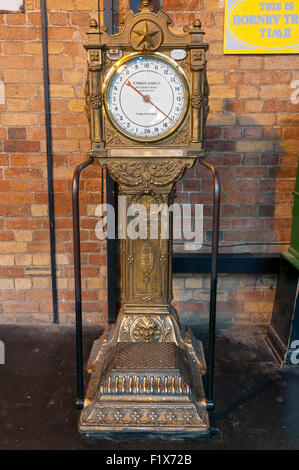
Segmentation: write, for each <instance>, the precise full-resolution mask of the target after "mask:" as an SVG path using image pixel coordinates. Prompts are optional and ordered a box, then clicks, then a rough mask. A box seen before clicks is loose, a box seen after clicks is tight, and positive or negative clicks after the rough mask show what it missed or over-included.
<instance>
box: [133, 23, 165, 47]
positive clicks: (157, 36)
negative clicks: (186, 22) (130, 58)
mask: <svg viewBox="0 0 299 470" xmlns="http://www.w3.org/2000/svg"><path fill="white" fill-rule="evenodd" d="M161 42H162V31H161V29H160V27H159V26H158V25H156V24H155V23H154V22H153V21H148V20H145V21H139V22H138V23H136V24H135V25H134V26H133V28H132V31H131V44H132V46H133V47H134V49H136V50H144V49H146V50H152V51H153V50H155V49H158V47H159V46H160V44H161Z"/></svg>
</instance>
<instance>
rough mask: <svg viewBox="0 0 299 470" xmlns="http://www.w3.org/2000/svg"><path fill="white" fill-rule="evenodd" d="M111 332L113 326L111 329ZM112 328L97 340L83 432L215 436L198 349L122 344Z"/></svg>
mask: <svg viewBox="0 0 299 470" xmlns="http://www.w3.org/2000/svg"><path fill="white" fill-rule="evenodd" d="M110 329H111V327H110ZM110 333H111V332H109V328H108V330H107V331H106V333H104V335H103V337H102V338H100V340H97V341H95V343H94V347H93V349H92V352H91V357H90V361H89V364H88V371H89V373H90V374H91V378H90V381H89V385H88V389H87V395H86V398H85V400H84V408H83V410H82V412H81V416H80V421H79V431H80V432H81V433H82V434H85V435H88V436H92V437H95V436H97V435H99V436H100V435H101V436H102V435H103V434H107V435H111V434H115V433H117V434H118V435H119V434H120V433H121V434H125V435H136V434H139V433H142V434H144V433H146V434H147V435H148V436H149V437H150V436H160V435H161V436H162V435H163V436H169V437H178V436H180V437H181V436H182V437H183V436H189V437H196V436H197V437H206V436H208V435H209V434H210V432H211V428H210V422H209V415H208V412H207V409H206V400H205V397H204V389H203V383H202V372H203V371H204V370H205V365H204V359H202V361H203V368H202V370H200V368H199V367H198V364H199V362H198V358H199V357H200V358H202V354H203V351H202V350H201V351H198V352H197V356H196V357H197V359H195V351H194V349H193V346H192V344H191V343H189V344H188V347H187V348H184V347H182V346H179V345H177V344H176V343H174V342H148V343H144V342H116V343H115V344H111V342H109V341H108V339H107V338H109V336H110Z"/></svg>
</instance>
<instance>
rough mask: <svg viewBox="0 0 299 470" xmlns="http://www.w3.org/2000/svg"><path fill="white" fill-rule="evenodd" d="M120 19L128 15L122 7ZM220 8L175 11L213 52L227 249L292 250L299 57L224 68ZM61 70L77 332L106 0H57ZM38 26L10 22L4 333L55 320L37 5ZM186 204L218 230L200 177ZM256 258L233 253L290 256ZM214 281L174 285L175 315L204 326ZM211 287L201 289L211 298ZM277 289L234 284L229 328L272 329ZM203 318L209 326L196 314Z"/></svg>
mask: <svg viewBox="0 0 299 470" xmlns="http://www.w3.org/2000/svg"><path fill="white" fill-rule="evenodd" d="M118 3H119V9H120V12H119V14H118V13H117V12H116V14H115V18H116V21H118V19H119V17H120V16H122V15H123V13H124V12H126V11H127V10H128V0H120V1H119V2H115V4H118ZM223 3H224V2H223V1H221V0H217V1H216V0H189V1H187V0H164V1H163V8H164V9H165V10H166V11H167V12H168V13H169V15H170V16H171V18H172V19H173V21H174V26H175V28H180V27H181V26H183V25H184V24H190V23H192V22H193V20H194V19H195V18H196V17H200V19H201V21H202V24H203V28H204V30H205V31H206V40H207V42H209V44H210V49H209V53H208V78H209V82H210V88H211V97H210V98H211V99H210V106H211V112H210V115H209V118H208V127H207V130H206V144H205V145H206V152H207V158H208V159H209V160H210V161H213V162H214V163H216V164H217V165H218V167H219V170H220V175H221V178H222V189H223V192H222V213H221V240H222V242H221V243H222V244H228V243H243V242H252V241H253V242H270V241H274V242H288V241H289V238H290V227H291V204H292V193H291V192H292V190H293V187H294V177H295V174H296V166H297V155H298V154H297V148H298V140H299V133H298V128H299V119H298V114H297V115H296V113H297V112H298V109H299V104H297V105H296V104H293V103H292V102H291V99H290V98H291V94H292V93H293V92H294V90H293V89H292V88H291V86H290V84H291V82H292V80H299V56H296V55H291V56H287V55H282V56H238V55H235V56H224V55H223V52H222V50H223V20H224V8H223ZM47 4H48V8H49V53H50V58H49V64H50V80H51V96H52V100H51V105H52V112H53V114H52V122H53V129H52V131H53V148H54V156H53V159H54V179H55V184H54V189H55V213H56V230H57V263H58V287H59V312H60V320H61V321H62V322H70V321H73V320H74V303H73V298H74V294H73V266H72V233H71V226H72V221H71V178H72V174H73V170H74V167H75V165H76V164H78V163H79V162H81V161H82V160H84V159H85V154H86V151H87V150H88V146H89V143H88V128H87V121H86V118H85V115H84V98H83V89H84V83H85V75H86V55H85V52H84V49H83V47H82V44H83V42H84V41H85V31H86V30H87V28H88V25H89V22H90V17H92V16H93V15H94V14H95V13H96V8H97V1H96V0H63V2H61V1H58V0H48V1H47ZM25 7H26V13H25V14H2V15H0V51H1V56H0V71H1V72H0V80H2V81H3V82H4V86H5V100H4V104H0V111H1V128H0V138H1V139H2V143H1V144H0V165H1V169H0V228H1V233H0V275H1V277H2V279H1V293H0V298H1V305H0V322H16V321H17V322H31V321H44V322H49V321H51V320H52V300H51V285H50V283H51V278H50V267H49V230H48V208H47V203H48V198H47V172H46V154H45V150H46V143H45V130H44V103H43V85H42V55H41V28H40V11H39V9H40V5H39V1H38V0H27V1H26V2H25ZM100 176H101V172H100V169H99V168H98V167H96V166H94V167H93V168H90V169H88V170H86V172H85V177H84V180H83V181H82V191H81V200H82V227H83V231H82V242H83V246H82V248H83V255H82V266H83V286H84V290H83V292H84V294H83V295H84V307H83V310H84V312H86V319H87V321H91V322H93V321H98V322H105V321H106V303H105V301H106V289H105V287H106V277H105V272H106V267H105V259H106V258H105V246H104V244H103V243H101V242H99V241H97V240H96V239H95V236H94V230H93V229H94V227H95V224H96V219H95V218H94V217H92V216H93V214H94V208H95V206H96V205H97V204H98V203H99V202H101V197H100V193H99V188H100V187H101V181H100ZM178 189H180V190H181V192H180V193H179V196H178V198H179V200H182V201H190V202H197V203H203V204H204V212H205V216H206V217H205V222H204V228H205V230H206V231H207V232H206V233H207V235H209V233H208V230H210V228H211V219H210V215H211V200H212V192H211V189H212V188H211V184H210V181H209V178H208V175H207V173H206V172H205V170H203V169H201V168H199V167H198V166H196V167H195V168H194V169H191V170H188V172H187V173H186V176H185V178H184V180H183V181H181V182H180V184H179V188H178ZM279 250H280V247H279V246H265V245H264V246H249V247H237V248H227V249H225V248H224V249H222V252H223V251H251V252H253V251H264V252H265V251H272V252H273V251H279ZM207 283H208V280H207V278H206V277H205V276H190V277H188V276H187V277H185V278H183V277H182V276H177V277H176V279H175V302H176V304H177V305H178V306H179V308H180V311H181V312H183V313H182V315H183V318H184V319H185V320H186V321H197V320H198V319H199V318H205V316H206V313H207V306H208V301H207V289H208V284H207ZM200 286H202V287H200ZM274 287H275V280H274V279H273V278H269V277H267V276H266V277H262V278H256V277H255V276H234V277H230V276H223V277H221V279H220V290H219V305H218V307H219V308H218V312H219V315H220V319H222V320H223V321H242V322H245V323H248V322H252V323H267V322H269V318H270V314H271V310H272V302H273V295H274ZM196 312H199V315H198V314H197V313H196Z"/></svg>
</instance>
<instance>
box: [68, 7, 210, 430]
mask: <svg viewBox="0 0 299 470" xmlns="http://www.w3.org/2000/svg"><path fill="white" fill-rule="evenodd" d="M170 23H171V22H170V19H169V17H168V16H167V15H166V13H165V12H164V11H159V12H158V13H153V12H152V8H151V3H150V1H148V0H142V1H141V5H140V7H139V13H137V14H136V15H134V14H133V13H132V11H129V13H128V14H127V16H126V17H125V19H124V24H123V27H122V29H121V31H120V32H119V33H118V34H115V35H109V34H107V33H106V31H105V29H104V28H102V29H101V30H99V29H98V25H97V23H96V21H95V20H93V21H92V23H91V28H90V31H89V33H88V37H89V41H88V45H87V46H85V47H86V49H87V50H88V64H89V77H88V83H87V86H86V110H87V115H88V118H89V122H90V128H91V145H92V148H91V151H90V158H91V159H93V160H97V161H98V163H99V164H100V165H101V166H102V167H105V168H107V169H108V171H109V173H110V175H111V176H112V178H113V179H114V180H115V181H116V182H117V183H118V189H119V194H120V195H122V196H125V197H126V205H127V208H128V207H129V206H130V205H131V204H143V206H145V207H146V209H147V219H148V220H149V219H150V217H151V216H152V214H151V213H150V206H151V204H157V205H158V206H160V205H161V204H164V205H166V206H169V205H170V204H171V203H172V202H173V200H174V197H175V184H176V182H177V181H178V180H179V179H180V178H182V176H183V174H184V171H185V169H186V168H190V167H192V165H193V164H194V163H195V161H196V159H197V158H198V157H203V156H204V155H203V150H202V138H203V128H204V124H205V120H206V117H207V114H208V93H209V90H208V85H207V80H206V59H205V54H206V50H207V47H208V46H207V44H205V43H203V34H204V33H203V31H202V30H201V24H200V22H199V20H197V21H196V22H195V23H194V25H193V27H192V28H188V27H186V28H184V33H183V34H181V35H175V34H174V33H173V32H172V31H171V30H170V29H169V24H170ZM134 60H137V61H136V62H133V61H134ZM138 61H139V62H138ZM155 61H156V62H155ZM134 64H135V65H134ZM138 64H139V65H138ZM140 64H141V65H140ZM126 67H127V68H126ZM130 67H131V68H130ZM133 67H136V70H140V68H142V72H140V75H139V77H143V78H142V80H143V81H142V80H141V78H139V81H135V82H134V81H133V79H134V75H133V72H130V70H132V69H133ZM138 67H139V69H138ZM143 67H144V69H145V68H146V67H147V68H148V69H149V70H150V72H147V74H149V75H145V72H144V71H143V70H144V69H143ZM159 67H160V68H161V73H160V75H158V72H156V70H159ZM125 70H128V72H127V74H128V75H129V73H131V76H132V77H133V78H130V80H129V79H127V78H126V75H125V76H124V80H123V79H122V75H121V74H122V73H125ZM151 70H152V72H151ZM163 70H168V71H167V73H166V72H164V73H165V74H168V73H169V74H173V75H172V77H173V79H171V80H169V83H170V84H167V85H165V87H166V88H165V89H166V90H168V88H167V87H168V86H169V87H171V86H172V85H171V82H173V83H177V84H178V85H177V86H176V88H173V90H174V94H173V100H174V101H173V103H176V100H177V104H173V106H172V105H171V106H172V107H171V106H170V108H171V110H170V111H167V109H168V108H167V107H166V105H165V103H164V104H163V103H162V104H161V103H160V101H162V100H160V101H157V100H156V96H158V95H157V93H158V92H159V87H160V86H162V85H161V83H162V84H163V83H164V82H163V75H162V72H163ZM154 73H157V79H156V81H155V80H154V81H153V79H151V80H150V79H149V78H148V81H147V80H144V77H150V76H152V77H154V75H153V74H154ZM117 74H118V75H117ZM136 74H137V72H136ZM150 74H152V75H150ZM155 76H156V75H155ZM114 77H116V78H114ZM118 77H121V78H120V79H119V83H121V89H122V90H124V91H123V93H124V97H123V96H120V97H118V95H117V93H118V92H119V91H118V89H119V88H120V85H119V84H118V82H117V81H116V80H118ZM113 80H114V82H113ZM111 83H112V85H111ZM165 83H166V82H165ZM167 83H168V82H167ZM163 86H164V85H163ZM109 87H110V88H109ZM129 88H130V90H129V91H128V89H129ZM102 90H103V92H102ZM132 90H133V91H132ZM144 90H145V91H144ZM169 90H172V88H169ZM176 92H177V93H178V95H176ZM125 93H131V95H128V96H133V97H134V96H135V95H134V93H137V94H138V95H141V97H139V96H137V95H136V100H137V99H140V106H144V109H145V110H146V111H145V112H143V113H141V112H138V113H137V111H136V116H137V115H141V116H144V115H145V116H146V115H147V114H150V112H149V111H150V110H151V114H152V115H153V116H155V119H156V120H157V122H158V123H159V122H160V121H161V122H162V123H163V122H164V124H163V126H162V124H161V126H160V128H159V127H158V125H160V124H155V125H153V126H152V128H151V127H150V124H146V123H145V125H144V126H143V125H141V130H140V128H139V127H138V126H139V121H138V120H136V122H137V124H136V130H134V132H136V136H134V135H131V134H130V132H131V131H130V130H128V131H126V129H124V127H122V126H123V124H122V122H121V121H122V120H123V117H122V116H125V119H126V116H127V115H128V114H129V111H130V110H128V111H126V110H125V111H124V112H123V114H122V115H120V114H118V113H119V111H118V107H119V106H121V107H123V106H124V103H125V101H124V100H125V96H126V95H125ZM171 93H172V92H171ZM170 96H172V95H171V94H170ZM109 100H110V101H109ZM117 100H119V101H117ZM182 100H183V101H184V104H181V101H182ZM119 103H120V104H119ZM166 104H167V103H166ZM149 106H151V107H149ZM163 106H164V108H163ZM132 107H133V108H134V102H133V101H132ZM162 108H163V109H162ZM166 108H167V109H166ZM114 110H115V112H114ZM134 112H135V111H134V109H133V114H134ZM113 113H114V114H113ZM180 113H181V114H180ZM134 116H135V114H134ZM157 116H158V118H159V119H160V118H161V119H160V121H159V119H158V118H157ZM121 118H122V119H121ZM117 119H119V120H120V122H119V123H118V122H117ZM128 119H129V118H128ZM136 119H137V118H136ZM140 119H141V118H140ZM144 119H146V118H144ZM130 122H131V121H128V124H127V126H128V128H130ZM155 126H156V127H155ZM143 127H144V133H145V134H148V135H149V137H148V138H147V137H144V138H143V137H142V136H141V137H140V135H141V133H142V132H143ZM164 127H165V128H167V127H169V128H170V130H169V131H167V132H166V131H164V129H163V128H164ZM138 133H139V134H138ZM159 133H160V134H159ZM88 164H89V163H87V164H86V165H88ZM80 171H81V169H80ZM80 171H79V173H80ZM77 173H78V171H77ZM75 183H76V184H75V186H76V185H77V180H76V182H75ZM167 217H169V222H170V227H171V224H172V220H171V216H170V215H167ZM129 222H130V217H129V216H127V224H128V223H129ZM159 228H161V218H160V219H159ZM171 232H172V228H171V229H170V234H169V238H168V239H164V238H163V237H162V236H161V230H158V233H159V236H158V238H156V239H153V238H151V236H150V232H149V228H147V233H146V237H145V238H144V239H141V238H137V239H131V238H130V237H128V236H127V237H126V238H125V239H123V240H121V279H122V304H121V309H120V312H119V315H118V319H117V322H116V324H115V325H110V326H109V327H108V328H107V329H106V330H105V332H104V334H103V335H102V336H101V337H100V339H99V340H97V341H95V343H94V345H93V348H92V351H91V354H90V358H89V362H88V366H87V369H88V372H89V373H90V381H89V385H88V389H87V392H86V396H85V398H84V407H83V410H82V412H81V417H80V423H79V429H80V432H82V433H86V434H98V433H106V432H113V431H114V432H118V433H119V432H134V431H145V432H149V433H163V434H165V433H173V432H176V433H182V434H190V433H192V434H194V433H197V434H207V433H208V432H209V430H210V424H209V417H208V412H207V404H206V399H205V395H204V390H203V385H202V375H203V374H205V372H206V366H205V359H204V354H203V349H202V345H201V343H200V342H199V341H198V340H197V339H196V338H194V336H193V335H192V332H191V330H190V329H189V328H183V327H182V326H181V325H180V323H179V319H178V314H177V312H176V310H175V309H174V307H173V306H172V304H171V301H172V250H173V248H172V233H171Z"/></svg>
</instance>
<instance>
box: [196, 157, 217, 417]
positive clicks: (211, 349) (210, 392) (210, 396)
mask: <svg viewBox="0 0 299 470" xmlns="http://www.w3.org/2000/svg"><path fill="white" fill-rule="evenodd" d="M199 163H200V164H201V165H203V166H204V167H206V168H207V169H208V170H210V171H211V172H212V174H213V178H214V196H213V236H212V257H211V285H210V316H209V339H208V361H207V362H208V366H207V389H206V394H207V409H208V410H214V409H215V404H214V362H215V332H216V298H217V264H218V243H219V216H220V178H219V174H218V170H217V167H216V166H215V165H213V164H212V163H210V162H207V161H206V160H204V159H200V160H199Z"/></svg>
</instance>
